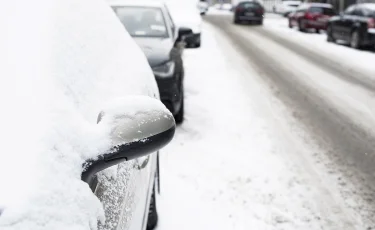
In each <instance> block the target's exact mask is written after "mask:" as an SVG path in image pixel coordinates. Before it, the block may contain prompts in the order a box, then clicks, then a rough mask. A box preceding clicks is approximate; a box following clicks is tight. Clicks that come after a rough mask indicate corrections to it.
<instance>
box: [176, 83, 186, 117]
mask: <svg viewBox="0 0 375 230" xmlns="http://www.w3.org/2000/svg"><path fill="white" fill-rule="evenodd" d="M174 120H175V121H176V124H182V122H183V121H184V88H183V86H182V85H181V107H180V110H179V111H178V113H177V114H176V115H175V116H174Z"/></svg>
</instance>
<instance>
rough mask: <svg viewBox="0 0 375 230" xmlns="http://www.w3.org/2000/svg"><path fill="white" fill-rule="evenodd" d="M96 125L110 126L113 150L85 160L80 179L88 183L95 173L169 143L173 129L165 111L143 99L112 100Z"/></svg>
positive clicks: (167, 112)
mask: <svg viewBox="0 0 375 230" xmlns="http://www.w3.org/2000/svg"><path fill="white" fill-rule="evenodd" d="M99 122H100V123H104V124H105V125H109V126H110V127H111V131H110V138H111V141H112V146H113V147H112V148H111V149H110V150H109V151H108V152H107V153H105V154H103V155H100V156H98V158H97V159H91V160H88V161H86V163H85V164H84V170H83V172H82V176H81V179H82V180H83V181H85V182H87V183H88V184H91V182H92V180H93V178H94V175H95V174H96V173H97V172H100V171H102V170H104V169H106V168H109V167H111V166H113V165H116V164H119V163H121V162H123V161H128V160H132V159H135V158H138V157H142V156H145V155H148V154H150V153H153V152H156V151H158V150H159V149H161V148H163V147H164V146H165V145H167V144H168V143H169V142H170V141H171V140H172V138H173V135H174V132H175V127H176V124H175V121H174V118H173V115H172V114H171V113H170V112H169V110H168V109H167V108H166V107H165V106H164V105H163V104H162V103H161V102H160V101H159V100H157V99H153V98H151V97H147V96H136V97H130V98H124V99H119V100H116V101H115V102H114V103H112V104H111V105H110V106H109V107H108V108H107V109H105V110H103V111H102V112H101V113H100V114H99V116H98V123H99Z"/></svg>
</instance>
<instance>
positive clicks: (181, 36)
mask: <svg viewBox="0 0 375 230" xmlns="http://www.w3.org/2000/svg"><path fill="white" fill-rule="evenodd" d="M192 34H193V30H192V29H190V28H187V27H180V28H179V29H178V38H177V41H179V42H180V41H184V40H185V38H186V37H187V36H189V35H192Z"/></svg>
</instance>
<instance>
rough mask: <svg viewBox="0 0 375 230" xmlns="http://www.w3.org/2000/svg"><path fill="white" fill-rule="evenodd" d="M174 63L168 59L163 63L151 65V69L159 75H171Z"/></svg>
mask: <svg viewBox="0 0 375 230" xmlns="http://www.w3.org/2000/svg"><path fill="white" fill-rule="evenodd" d="M174 68H175V63H174V61H169V62H167V63H164V64H163V65H159V66H155V67H152V71H153V72H154V74H155V75H157V76H159V77H172V76H173V73H174Z"/></svg>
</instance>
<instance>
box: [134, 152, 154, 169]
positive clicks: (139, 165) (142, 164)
mask: <svg viewBox="0 0 375 230" xmlns="http://www.w3.org/2000/svg"><path fill="white" fill-rule="evenodd" d="M137 161H138V160H137ZM149 161H150V155H148V156H147V157H146V159H144V160H143V161H142V162H137V163H136V164H135V165H134V166H135V168H136V169H138V170H141V169H144V168H146V166H147V164H148V162H149Z"/></svg>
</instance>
